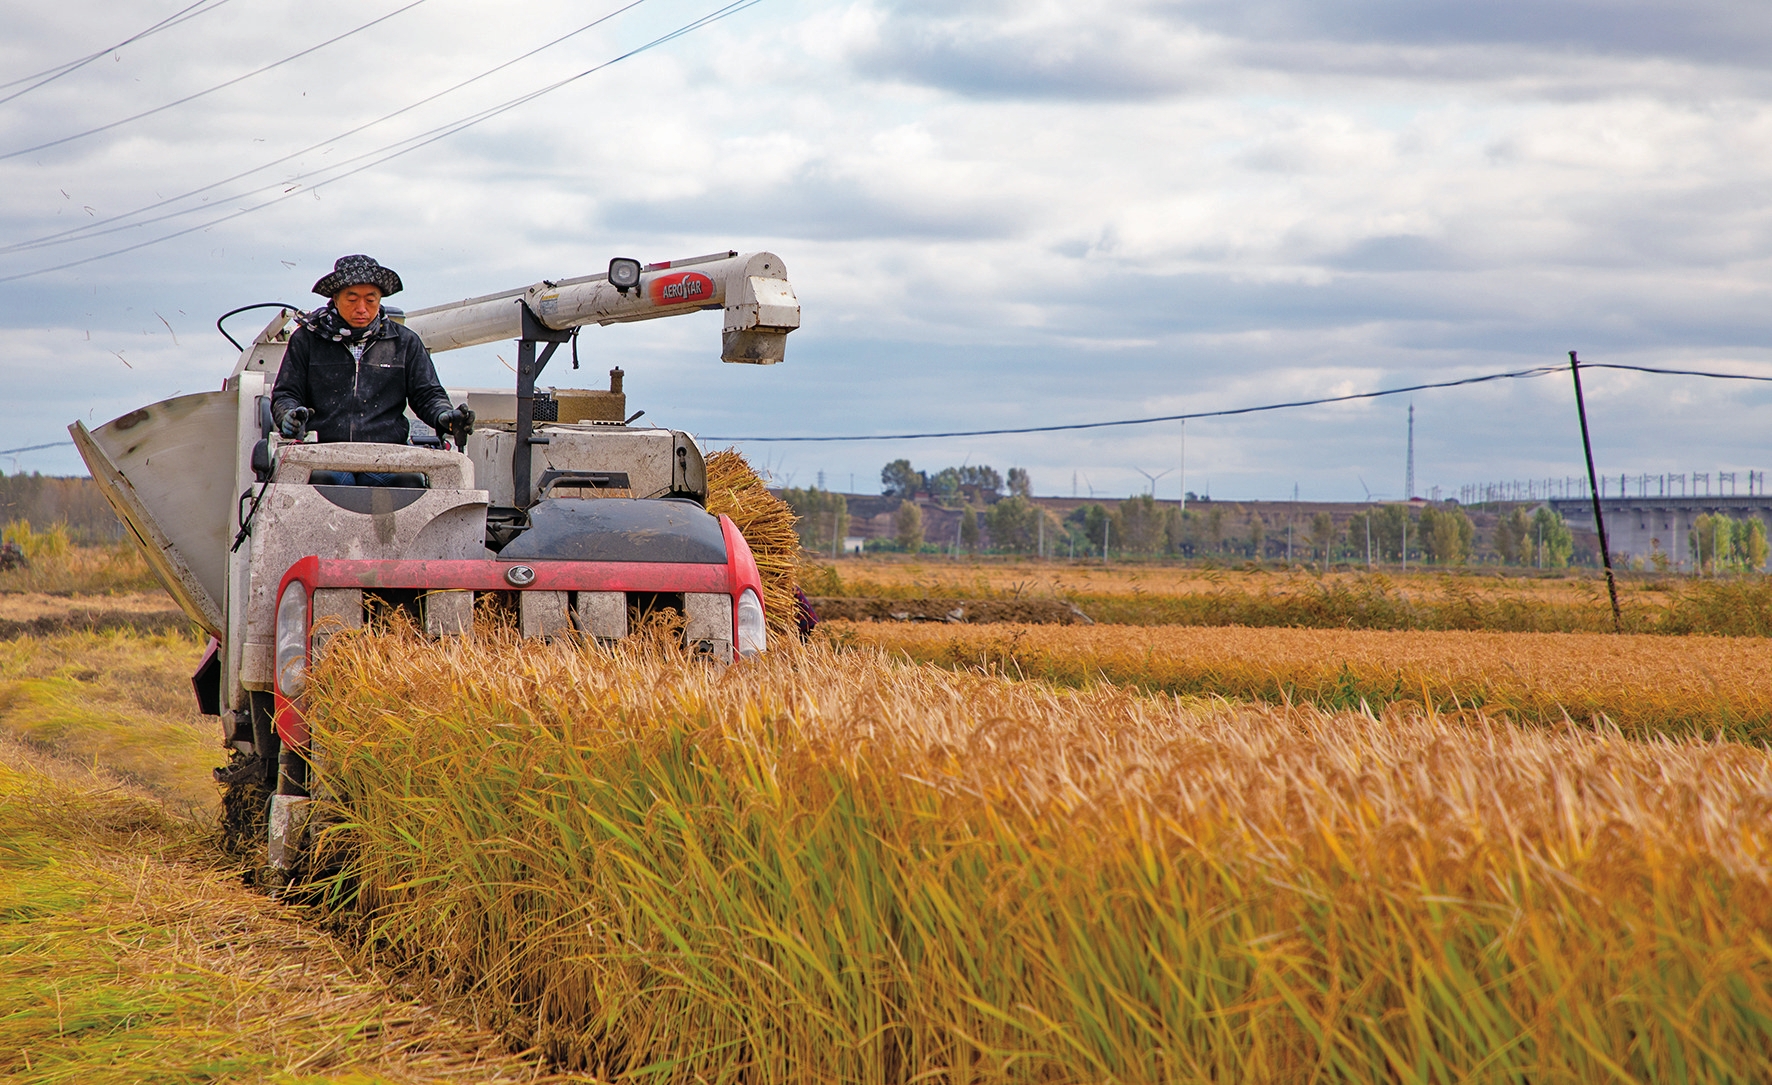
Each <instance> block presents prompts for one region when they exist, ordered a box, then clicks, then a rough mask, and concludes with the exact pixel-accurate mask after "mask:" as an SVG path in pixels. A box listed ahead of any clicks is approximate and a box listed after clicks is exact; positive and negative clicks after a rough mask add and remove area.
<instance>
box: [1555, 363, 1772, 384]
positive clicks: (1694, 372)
mask: <svg viewBox="0 0 1772 1085" xmlns="http://www.w3.org/2000/svg"><path fill="white" fill-rule="evenodd" d="M1581 368H1583V369H1629V370H1634V371H1635V372H1638V373H1662V374H1666V375H1668V376H1673V377H1710V378H1713V379H1715V380H1722V381H1766V382H1768V383H1772V377H1756V376H1754V375H1753V374H1752V373H1712V372H1709V371H1708V370H1703V369H1657V368H1655V367H1654V366H1647V365H1625V364H1624V363H1622V362H1582V363H1581Z"/></svg>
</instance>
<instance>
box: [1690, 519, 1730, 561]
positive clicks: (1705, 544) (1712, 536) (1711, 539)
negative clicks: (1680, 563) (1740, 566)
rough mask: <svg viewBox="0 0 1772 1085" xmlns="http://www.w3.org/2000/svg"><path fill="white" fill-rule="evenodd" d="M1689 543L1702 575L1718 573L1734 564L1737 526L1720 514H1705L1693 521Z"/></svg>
mask: <svg viewBox="0 0 1772 1085" xmlns="http://www.w3.org/2000/svg"><path fill="white" fill-rule="evenodd" d="M1687 543H1688V545H1690V546H1691V548H1692V558H1693V561H1694V563H1695V564H1696V565H1697V566H1698V571H1699V573H1700V574H1704V573H1718V572H1721V571H1722V570H1724V569H1727V568H1729V567H1730V566H1731V565H1732V564H1733V563H1734V557H1735V526H1734V524H1732V523H1730V521H1729V518H1728V517H1727V516H1724V515H1723V514H1722V513H1720V512H1715V513H1705V514H1704V515H1702V516H1700V517H1698V519H1696V520H1694V521H1692V530H1691V532H1690V533H1688V535H1687Z"/></svg>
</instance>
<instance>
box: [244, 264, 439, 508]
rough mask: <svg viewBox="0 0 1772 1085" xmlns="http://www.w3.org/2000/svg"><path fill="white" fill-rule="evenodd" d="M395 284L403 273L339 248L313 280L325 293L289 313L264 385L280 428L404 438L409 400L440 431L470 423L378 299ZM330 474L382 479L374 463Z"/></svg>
mask: <svg viewBox="0 0 1772 1085" xmlns="http://www.w3.org/2000/svg"><path fill="white" fill-rule="evenodd" d="M400 289H401V283H400V276H398V275H396V274H394V273H393V272H392V271H391V270H389V269H388V268H385V267H382V266H381V265H380V264H378V263H376V261H375V259H374V258H373V257H369V256H341V257H339V259H338V262H337V263H335V264H333V266H332V272H331V274H328V275H324V276H322V277H321V278H320V281H319V282H317V283H315V284H314V293H316V294H319V295H321V296H323V297H327V298H330V299H331V301H330V302H329V303H328V304H327V305H325V306H324V307H322V308H319V309H315V310H314V311H313V312H311V313H302V314H299V315H298V316H297V317H296V318H295V319H296V323H298V324H299V325H300V327H299V328H297V329H296V332H295V334H294V335H292V336H290V337H289V349H288V351H287V352H286V353H285V354H284V355H283V368H282V369H281V370H280V371H279V372H278V373H277V384H276V387H275V388H274V389H273V391H272V393H271V416H272V418H274V419H275V420H276V423H277V428H278V430H279V431H280V432H281V433H282V434H283V436H285V437H289V438H299V437H301V436H302V435H303V433H305V432H306V431H307V430H309V429H312V430H313V431H314V432H315V433H316V434H318V436H319V439H320V440H322V441H372V442H378V443H383V444H396V445H403V444H406V443H407V442H408V440H409V437H410V434H409V432H408V429H407V421H406V416H405V409H406V406H407V404H411V405H412V413H414V414H416V415H418V417H419V418H421V419H423V420H424V421H425V422H426V423H427V424H428V425H430V426H431V428H433V429H435V430H436V431H437V432H438V433H439V434H446V433H455V434H457V438H458V442H459V440H460V439H461V438H464V437H466V436H467V434H468V433H469V432H471V431H472V427H473V424H474V414H473V412H472V411H470V410H468V408H467V406H466V405H465V404H464V405H462V406H459V407H451V406H450V405H449V394H448V393H447V392H446V391H444V389H443V385H442V383H441V382H440V381H438V380H437V370H436V367H435V366H433V365H432V364H431V354H430V352H429V351H428V350H426V349H425V345H424V343H423V342H422V341H420V339H419V337H418V333H417V332H413V331H409V330H408V329H407V328H406V327H405V325H403V324H398V323H396V322H395V321H393V320H392V319H390V318H388V317H387V316H385V315H383V313H382V309H381V299H382V298H384V297H387V296H388V295H390V294H398V293H399V292H400ZM316 474H319V472H316ZM330 474H333V475H335V476H345V475H349V474H350V472H332V473H330ZM329 481H335V482H337V483H340V484H344V485H351V484H353V483H356V484H360V485H366V486H377V485H383V486H385V485H388V484H389V480H388V477H387V476H382V475H379V474H376V473H372V472H357V475H356V477H355V478H347V477H336V478H334V479H330V480H329Z"/></svg>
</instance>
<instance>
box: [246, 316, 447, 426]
mask: <svg viewBox="0 0 1772 1085" xmlns="http://www.w3.org/2000/svg"><path fill="white" fill-rule="evenodd" d="M408 403H410V404H412V413H413V414H416V415H418V417H419V418H421V419H423V420H424V422H425V424H426V425H428V426H430V427H431V428H432V429H438V430H440V429H441V428H442V427H440V426H438V425H437V416H438V415H440V414H442V413H443V412H444V411H446V410H448V409H449V394H448V393H447V392H445V391H444V390H443V384H442V382H440V381H439V380H437V369H436V367H435V366H433V365H432V364H431V353H430V351H428V350H426V349H425V345H424V343H423V342H422V341H421V340H420V339H419V337H418V333H417V332H414V331H409V330H408V329H407V328H406V327H405V326H404V325H400V324H396V323H394V322H393V321H392V320H383V321H382V330H381V332H380V333H379V334H378V335H376V337H375V338H373V339H371V340H370V341H369V345H368V346H367V347H365V348H364V349H363V360H362V361H357V360H356V359H354V358H352V357H351V352H350V351H349V350H347V349H346V348H345V345H344V344H343V343H335V342H333V341H331V340H330V339H325V338H323V337H321V336H318V335H315V334H314V333H313V332H310V331H309V330H308V329H306V328H298V329H296V332H295V334H294V335H292V336H290V337H289V349H288V350H287V351H286V352H285V353H284V355H283V368H282V369H281V370H279V371H278V373H277V384H276V387H275V388H274V389H273V390H272V392H271V411H272V413H273V414H274V415H275V416H276V417H277V418H282V417H283V412H284V411H287V410H289V409H290V408H292V407H310V408H312V409H313V411H314V417H313V418H312V419H310V420H309V421H308V428H309V429H312V430H313V431H314V432H315V433H317V434H319V435H320V440H322V441H374V442H378V443H380V444H391V445H403V444H406V443H407V439H408V433H407V421H406V417H405V410H406V405H407V404H408Z"/></svg>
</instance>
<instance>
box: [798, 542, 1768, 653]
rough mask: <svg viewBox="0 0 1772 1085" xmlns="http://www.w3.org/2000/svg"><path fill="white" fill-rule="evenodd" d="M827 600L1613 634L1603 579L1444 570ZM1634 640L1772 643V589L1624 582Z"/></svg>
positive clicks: (962, 571)
mask: <svg viewBox="0 0 1772 1085" xmlns="http://www.w3.org/2000/svg"><path fill="white" fill-rule="evenodd" d="M820 579H821V580H823V581H825V582H826V585H825V586H823V587H821V589H820V592H819V594H823V595H853V596H862V597H869V598H886V599H902V598H957V597H965V598H982V599H1002V598H1021V597H1026V596H1036V597H1038V596H1056V597H1059V598H1062V599H1065V600H1067V601H1069V602H1071V603H1073V604H1075V605H1076V606H1078V607H1080V608H1081V609H1082V610H1083V611H1084V612H1085V613H1087V614H1088V615H1089V616H1090V617H1091V618H1093V619H1094V620H1095V621H1097V622H1104V623H1111V624H1121V625H1253V626H1298V627H1303V628H1312V629H1434V630H1459V629H1461V630H1490V631H1494V632H1511V633H1526V632H1535V633H1610V632H1613V631H1614V628H1615V627H1614V621H1613V617H1612V607H1611V604H1610V602H1609V601H1608V599H1607V595H1606V588H1605V582H1604V581H1602V580H1600V579H1599V578H1598V577H1596V576H1594V575H1591V574H1578V573H1577V574H1570V575H1566V576H1561V577H1537V576H1531V575H1526V574H1524V573H1523V572H1517V573H1516V575H1513V576H1503V575H1501V574H1500V573H1497V572H1489V573H1480V572H1477V571H1474V570H1435V571H1431V572H1424V573H1408V574H1403V575H1398V574H1396V573H1394V572H1391V573H1364V572H1337V573H1329V574H1327V575H1323V574H1317V573H1312V572H1308V571H1300V570H1286V569H1280V570H1269V569H1243V570H1225V569H1199V568H1191V567H1186V566H1164V565H1100V564H1073V563H1065V562H1031V561H1020V562H1008V563H998V562H976V563H974V562H916V563H906V562H893V561H887V560H880V559H873V560H865V559H864V560H859V561H853V562H851V561H845V562H843V563H841V564H840V565H838V566H830V567H823V568H821V569H820ZM1619 600H1620V604H1621V609H1622V625H1623V628H1624V630H1625V631H1627V632H1634V633H1665V634H1675V635H1679V634H1688V633H1709V634H1717V635H1723V636H1772V578H1767V577H1762V576H1747V577H1734V578H1725V579H1721V580H1708V579H1707V580H1685V579H1680V578H1669V577H1641V576H1639V577H1630V576H1626V577H1623V578H1621V583H1620V585H1619Z"/></svg>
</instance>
